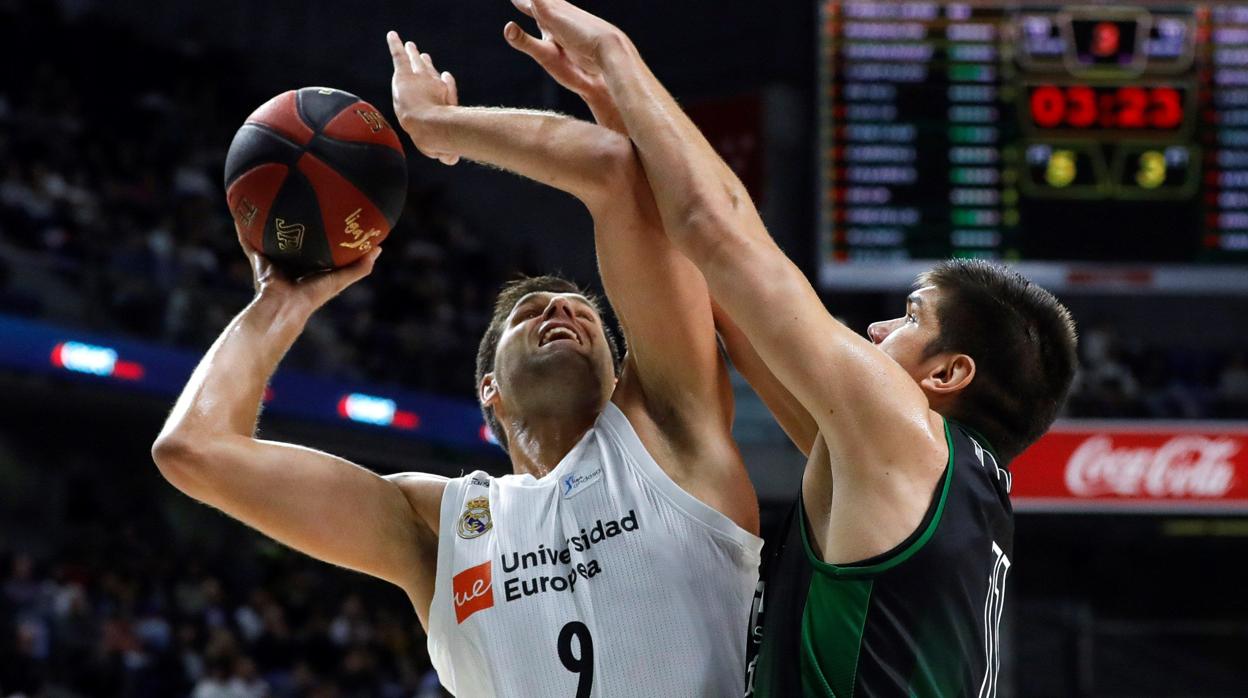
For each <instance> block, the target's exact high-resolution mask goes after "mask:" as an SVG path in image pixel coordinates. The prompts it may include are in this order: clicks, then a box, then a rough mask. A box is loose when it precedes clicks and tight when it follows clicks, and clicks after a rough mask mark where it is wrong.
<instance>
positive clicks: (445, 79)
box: [386, 32, 459, 165]
mask: <svg viewBox="0 0 1248 698" xmlns="http://www.w3.org/2000/svg"><path fill="white" fill-rule="evenodd" d="M386 43H387V44H389V46H390V57H391V58H392V59H393V60H394V78H393V79H392V80H391V82H390V92H391V96H392V97H393V99H394V115H395V117H396V118H397V119H398V120H399V125H400V126H401V127H402V128H403V130H404V131H407V135H408V136H410V137H411V139H412V143H413V144H415V145H416V149H417V150H419V151H420V152H421V153H422V154H424V155H426V156H428V157H431V158H433V159H435V160H440V161H441V162H442V163H443V164H445V165H454V164H455V163H457V162H459V155H458V154H457V153H452V152H449V151H447V150H446V149H445V146H444V145H442V143H443V139H441V138H440V136H439V134H438V132H437V129H436V128H435V127H434V126H433V125H432V124H431V123H430V121H429V120H428V119H427V118H426V116H427V115H428V114H429V113H430V111H431V110H433V109H436V108H438V107H445V106H452V107H453V106H458V105H459V92H458V89H457V87H456V85H455V77H454V76H453V75H451V74H450V73H449V72H445V71H443V72H442V73H441V74H439V73H438V71H437V69H436V68H434V67H433V58H432V57H431V56H430V55H429V54H427V53H420V52H419V51H418V50H417V48H416V44H415V43H413V42H411V41H409V42H407V43H406V44H404V43H403V41H402V40H401V39H399V35H398V33H397V32H389V33H388V34H386Z"/></svg>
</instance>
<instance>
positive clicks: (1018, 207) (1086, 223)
mask: <svg viewBox="0 0 1248 698" xmlns="http://www.w3.org/2000/svg"><path fill="white" fill-rule="evenodd" d="M820 31H821V36H822V41H821V51H822V56H821V58H820V81H819V82H820V93H819V99H820V104H819V114H820V138H821V142H820V147H821V163H820V177H821V181H822V185H823V186H822V188H821V196H822V201H821V206H820V242H821V254H822V256H823V260H824V264H825V268H826V267H828V266H836V265H840V264H843V263H854V262H888V261H896V260H910V259H935V258H943V257H948V256H978V257H987V258H993V259H1005V260H1024V261H1037V260H1078V259H1090V260H1096V259H1134V260H1138V261H1181V262H1190V263H1198V264H1199V263H1219V262H1230V263H1244V262H1245V261H1248V5H1238V4H1230V3H1228V4H1201V5H1194V4H1174V5H1167V6H1160V5H1157V4H1152V3H1150V4H1148V5H1146V6H1142V7H1128V6H1114V7H1109V6H1103V5H1090V6H1079V5H1061V6H1057V5H1041V4H1030V3H1017V2H1015V3H936V2H862V3H855V2H825V3H824V4H823V5H822V6H821V27H820ZM825 276H826V274H825Z"/></svg>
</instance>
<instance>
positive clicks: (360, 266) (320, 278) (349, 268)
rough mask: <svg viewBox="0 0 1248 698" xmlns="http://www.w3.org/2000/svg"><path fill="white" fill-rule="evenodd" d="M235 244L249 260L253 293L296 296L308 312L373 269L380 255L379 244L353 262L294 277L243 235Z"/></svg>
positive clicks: (296, 299)
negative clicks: (250, 243)
mask: <svg viewBox="0 0 1248 698" xmlns="http://www.w3.org/2000/svg"><path fill="white" fill-rule="evenodd" d="M238 244H239V245H240V246H241V247H242V248H243V252H244V253H245V254H246V255H247V259H248V261H250V262H251V278H252V282H253V284H254V285H255V289H256V295H257V296H259V295H261V294H264V295H268V296H280V297H281V298H283V299H285V300H295V301H298V302H300V304H301V305H302V306H303V307H304V308H305V310H306V311H307V312H308V313H309V314H311V313H312V312H313V311H315V310H316V309H317V308H320V307H321V306H322V305H325V304H326V303H328V302H329V301H330V300H331V299H332V298H333V297H334V296H337V295H338V294H339V293H342V292H343V290H345V289H346V288H347V287H348V286H350V285H351V284H353V283H355V282H357V281H359V280H360V279H363V278H364V277H366V276H368V275H369V274H371V273H373V265H374V264H375V263H376V262H377V258H378V257H380V256H381V247H380V246H378V247H374V248H373V249H372V250H370V251H369V252H367V253H365V254H364V256H362V257H360V258H359V259H357V260H356V261H354V262H351V263H350V264H347V265H346V266H343V267H339V268H337V269H330V270H328V271H321V272H315V273H312V274H306V275H304V276H301V277H299V278H298V279H293V278H291V277H290V275H289V274H287V273H286V272H283V271H282V270H280V269H279V268H278V267H277V266H276V265H274V264H273V262H271V261H269V259H268V258H267V257H265V256H264V255H263V254H262V253H260V252H259V251H257V250H256V248H254V247H252V246H251V245H249V244H248V243H247V241H246V240H245V239H244V238H243V236H242V235H239V237H238Z"/></svg>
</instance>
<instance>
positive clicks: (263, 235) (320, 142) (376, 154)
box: [225, 87, 407, 276]
mask: <svg viewBox="0 0 1248 698" xmlns="http://www.w3.org/2000/svg"><path fill="white" fill-rule="evenodd" d="M406 195H407V160H406V158H405V157H404V155H403V146H402V145H400V143H399V138H398V136H397V135H396V134H395V132H394V129H392V128H391V127H390V124H389V123H387V122H386V119H385V118H384V117H383V116H382V115H381V113H380V112H378V111H377V109H376V108H375V107H373V105H371V104H369V103H368V102H365V101H363V100H361V99H360V98H359V97H356V96H355V95H353V94H350V93H348V92H343V91H341V90H334V89H329V88H326V87H305V88H303V89H300V90H291V91H289V92H283V93H282V94H280V95H278V96H276V97H274V98H273V99H270V100H269V101H267V102H265V103H264V104H263V105H261V106H260V108H259V109H257V110H256V111H254V112H252V114H251V116H249V117H247V121H246V122H245V123H244V124H243V127H242V128H240V129H239V130H238V133H236V134H235V135H234V141H233V142H232V143H230V152H229V155H227V156H226V159H225V196H226V200H227V201H228V203H229V206H230V213H231V215H232V216H233V217H234V225H235V226H236V227H237V228H238V231H239V233H240V234H241V235H242V237H243V240H244V241H245V242H246V243H247V244H249V245H251V246H252V247H254V248H255V249H257V250H259V251H261V252H263V253H264V255H265V256H266V257H268V258H269V259H270V260H272V261H273V263H274V264H276V265H277V266H278V267H279V268H280V269H282V270H283V271H285V272H286V273H288V274H290V275H291V276H300V275H303V274H306V273H308V272H312V271H317V270H321V269H329V268H332V267H340V266H343V265H345V264H349V263H351V262H353V261H355V260H356V259H358V258H359V257H360V256H362V255H363V254H364V253H366V252H368V251H369V250H371V249H372V248H373V247H374V246H376V245H378V244H380V243H381V241H382V240H384V239H385V238H386V235H387V234H389V232H390V229H391V228H392V227H393V226H394V224H395V222H396V221H397V220H398V218H399V214H400V213H402V211H403V200H404V198H405V197H406Z"/></svg>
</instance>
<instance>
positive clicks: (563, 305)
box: [542, 296, 576, 320]
mask: <svg viewBox="0 0 1248 698" xmlns="http://www.w3.org/2000/svg"><path fill="white" fill-rule="evenodd" d="M559 315H563V316H565V317H567V318H573V317H576V313H575V312H573V310H572V301H570V300H568V299H567V298H564V297H562V296H555V297H554V298H551V299H550V302H549V303H547V304H546V310H545V312H543V313H542V319H543V320H549V319H551V318H554V317H557V316H559Z"/></svg>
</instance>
